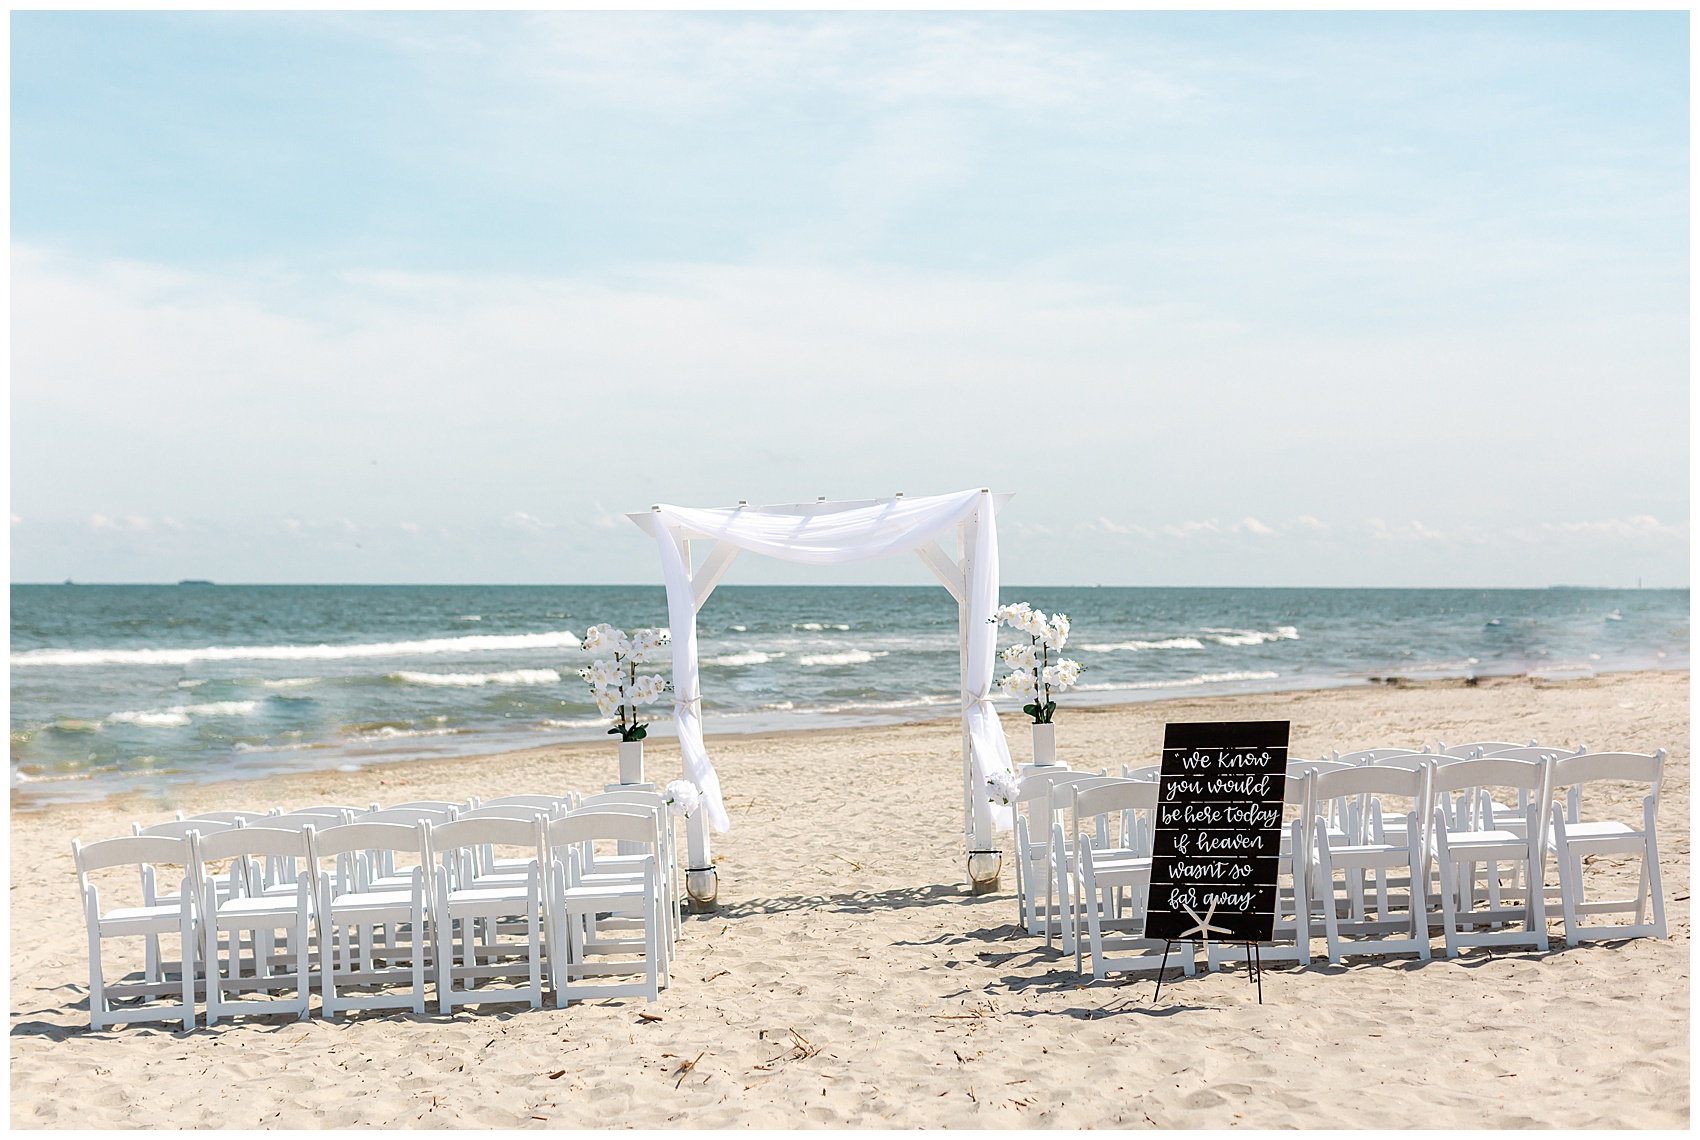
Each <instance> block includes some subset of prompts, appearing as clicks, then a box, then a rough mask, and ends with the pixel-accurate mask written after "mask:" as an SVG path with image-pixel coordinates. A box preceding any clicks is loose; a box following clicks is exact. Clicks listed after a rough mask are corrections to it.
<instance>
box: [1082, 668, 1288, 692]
mask: <svg viewBox="0 0 1700 1140" xmlns="http://www.w3.org/2000/svg"><path fill="white" fill-rule="evenodd" d="M1280 675H1281V674H1279V673H1269V672H1262V673H1200V674H1198V675H1197V676H1194V677H1188V678H1186V679H1185V680H1182V681H1124V682H1119V683H1110V682H1106V683H1102V684H1097V685H1076V686H1075V689H1076V690H1079V691H1082V692H1099V693H1107V692H1119V691H1121V690H1124V689H1184V688H1186V687H1187V686H1189V685H1219V684H1223V683H1226V682H1229V681H1269V680H1273V679H1274V678H1276V677H1279V676H1280Z"/></svg>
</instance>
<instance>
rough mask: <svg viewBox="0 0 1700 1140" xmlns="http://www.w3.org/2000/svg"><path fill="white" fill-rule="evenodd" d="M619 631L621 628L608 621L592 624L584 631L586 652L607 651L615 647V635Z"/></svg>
mask: <svg viewBox="0 0 1700 1140" xmlns="http://www.w3.org/2000/svg"><path fill="white" fill-rule="evenodd" d="M617 633H619V630H617V629H615V628H614V627H613V626H611V625H609V624H608V623H607V622H603V623H602V624H601V625H593V626H591V627H590V628H589V629H587V630H585V631H584V644H583V649H584V651H585V652H586V653H606V652H607V651H608V650H609V649H611V648H612V647H613V645H614V635H615V634H617ZM622 636H624V635H622Z"/></svg>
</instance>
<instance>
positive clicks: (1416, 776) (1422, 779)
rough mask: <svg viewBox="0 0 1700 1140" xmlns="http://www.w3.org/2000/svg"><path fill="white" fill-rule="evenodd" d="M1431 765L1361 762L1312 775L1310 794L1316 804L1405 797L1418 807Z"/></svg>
mask: <svg viewBox="0 0 1700 1140" xmlns="http://www.w3.org/2000/svg"><path fill="white" fill-rule="evenodd" d="M1429 771H1430V765H1426V764H1425V765H1423V766H1422V767H1421V768H1418V769H1414V770H1413V769H1408V768H1393V767H1382V766H1381V765H1379V764H1360V765H1357V766H1355V767H1352V768H1341V769H1337V770H1336V771H1333V772H1317V773H1315V774H1313V775H1312V776H1311V777H1310V780H1311V796H1312V797H1313V799H1314V801H1315V802H1317V803H1322V802H1324V801H1327V800H1335V799H1346V798H1350V797H1353V796H1362V795H1378V796H1405V797H1407V798H1408V799H1410V800H1412V801H1413V802H1414V803H1416V804H1417V805H1418V806H1419V807H1420V806H1421V802H1422V800H1423V798H1424V797H1425V795H1426V793H1427V788H1428V776H1429Z"/></svg>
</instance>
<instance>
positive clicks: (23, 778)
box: [12, 767, 117, 784]
mask: <svg viewBox="0 0 1700 1140" xmlns="http://www.w3.org/2000/svg"><path fill="white" fill-rule="evenodd" d="M114 771H117V769H115V768H112V767H106V768H96V769H91V770H89V771H87V772H71V773H69V774H67V775H63V776H32V775H30V774H29V773H28V772H20V771H19V770H18V769H16V768H14V769H12V782H13V783H14V784H58V783H63V782H64V781H66V780H92V779H94V777H95V773H96V772H114Z"/></svg>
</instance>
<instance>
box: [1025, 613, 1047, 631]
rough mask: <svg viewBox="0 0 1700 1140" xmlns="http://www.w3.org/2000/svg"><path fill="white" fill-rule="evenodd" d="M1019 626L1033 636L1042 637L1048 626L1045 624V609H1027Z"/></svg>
mask: <svg viewBox="0 0 1700 1140" xmlns="http://www.w3.org/2000/svg"><path fill="white" fill-rule="evenodd" d="M1021 628H1022V629H1024V630H1026V631H1027V633H1028V634H1030V635H1031V636H1033V637H1044V636H1045V630H1046V629H1047V628H1048V627H1047V626H1046V624H1045V611H1043V610H1029V611H1028V612H1027V614H1026V616H1025V617H1024V618H1023V619H1022V622H1021Z"/></svg>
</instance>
